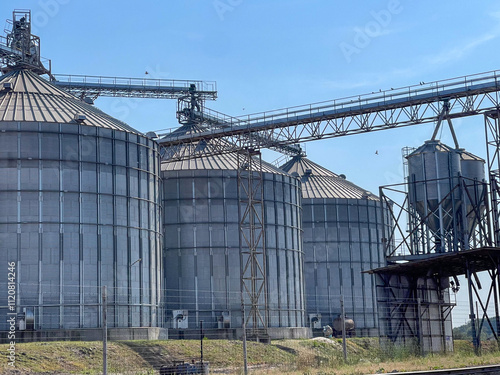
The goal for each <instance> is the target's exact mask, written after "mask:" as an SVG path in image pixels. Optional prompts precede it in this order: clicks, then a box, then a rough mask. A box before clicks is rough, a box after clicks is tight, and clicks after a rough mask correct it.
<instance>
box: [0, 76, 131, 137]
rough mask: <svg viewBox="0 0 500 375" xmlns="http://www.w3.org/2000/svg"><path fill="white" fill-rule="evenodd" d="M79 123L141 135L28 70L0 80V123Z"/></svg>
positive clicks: (2, 77)
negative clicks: (76, 119)
mask: <svg viewBox="0 0 500 375" xmlns="http://www.w3.org/2000/svg"><path fill="white" fill-rule="evenodd" d="M78 115H80V116H81V115H83V116H84V119H83V117H81V118H80V119H81V124H82V125H88V126H96V127H102V128H108V129H113V130H121V131H126V132H132V133H137V134H141V133H140V132H139V131H137V130H135V129H134V128H132V127H130V126H129V125H127V124H125V123H124V122H122V121H120V120H118V119H115V118H113V117H111V116H110V115H108V114H106V113H104V112H103V111H101V110H100V109H98V108H96V107H95V106H93V105H91V104H87V103H85V102H83V101H82V100H80V99H79V98H77V97H76V96H74V95H71V94H69V93H67V92H65V91H64V90H62V89H60V88H58V87H56V86H54V85H53V84H51V83H50V82H49V81H47V80H46V79H44V78H42V77H40V76H39V75H37V74H35V73H33V72H32V71H30V70H24V69H23V70H13V71H11V72H9V73H7V74H5V75H3V76H1V77H0V121H24V122H51V123H63V124H72V123H74V124H76V123H77V122H76V121H75V116H78Z"/></svg>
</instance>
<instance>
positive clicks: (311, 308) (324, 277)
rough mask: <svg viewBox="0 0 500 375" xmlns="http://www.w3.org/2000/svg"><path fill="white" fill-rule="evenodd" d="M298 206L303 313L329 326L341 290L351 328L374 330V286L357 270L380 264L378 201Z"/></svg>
mask: <svg viewBox="0 0 500 375" xmlns="http://www.w3.org/2000/svg"><path fill="white" fill-rule="evenodd" d="M302 206H303V228H304V253H305V256H304V269H305V275H306V296H307V313H308V314H318V313H320V314H321V315H322V319H321V322H322V324H323V325H326V324H331V323H332V322H333V320H334V319H335V318H336V317H337V316H338V315H339V314H340V295H341V288H342V289H343V295H344V305H345V311H346V314H347V316H348V317H350V318H353V319H354V322H355V326H356V330H357V331H358V332H359V330H361V329H366V330H367V331H364V332H365V334H376V331H375V330H376V329H377V327H378V319H377V305H376V295H375V285H373V278H372V276H371V275H368V274H363V273H361V272H362V271H366V270H369V269H372V268H377V267H381V266H384V265H385V263H384V251H383V247H382V233H383V232H382V228H383V221H382V215H381V212H380V202H379V201H377V200H373V199H342V198H325V199H308V198H303V199H302ZM386 222H387V221H386ZM373 329H375V330H373Z"/></svg>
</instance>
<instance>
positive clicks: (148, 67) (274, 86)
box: [0, 0, 500, 294]
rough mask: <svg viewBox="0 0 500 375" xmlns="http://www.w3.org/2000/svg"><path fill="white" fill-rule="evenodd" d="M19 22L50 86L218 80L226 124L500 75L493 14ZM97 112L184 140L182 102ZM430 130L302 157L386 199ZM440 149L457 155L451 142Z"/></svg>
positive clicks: (95, 17) (310, 2) (60, 0)
mask: <svg viewBox="0 0 500 375" xmlns="http://www.w3.org/2000/svg"><path fill="white" fill-rule="evenodd" d="M14 8H17V9H19V8H23V9H31V10H32V17H33V24H34V28H33V30H34V33H35V34H37V35H39V36H40V38H41V48H42V56H44V57H46V58H49V59H51V60H52V71H53V73H67V74H87V75H103V76H122V77H139V78H142V77H149V78H171V79H200V80H214V81H217V88H218V96H219V98H218V99H217V101H215V102H207V104H206V105H207V107H209V108H213V109H215V110H218V111H220V112H223V113H227V114H230V115H243V114H249V113H253V112H259V111H264V110H271V109H277V108H282V107H288V106H295V105H302V104H308V103H312V102H316V101H323V100H329V99H337V98H341V97H345V96H349V95H357V94H363V93H371V92H373V91H378V90H379V89H383V90H384V89H390V88H391V87H394V88H396V87H402V86H408V85H413V84H418V83H419V82H421V81H424V82H430V81H435V80H442V79H446V78H453V77H458V76H463V75H469V74H475V73H481V72H486V71H492V70H495V69H500V61H499V53H500V52H499V51H500V50H499V48H498V45H499V37H500V4H499V3H498V1H493V0H484V1H481V2H474V1H453V2H450V1H430V0H421V1H403V0H401V1H398V0H387V1H386V0H384V1H378V0H377V1H370V2H368V1H365V2H361V1H357V2H355V1H345V0H343V1H340V0H338V1H333V0H332V1H327V0H204V1H202V0H185V1H180V0H177V1H174V0H165V1H148V0H143V1H130V0H121V1H103V0H100V1H96V0H85V1H83V0H23V1H21V0H11V1H2V2H1V3H0V19H2V18H3V19H10V18H11V14H12V10H13V9H14ZM146 71H148V72H149V74H148V75H147V76H146V75H145V72H146ZM96 106H98V107H100V108H101V109H103V110H104V111H105V112H107V113H109V114H110V115H113V116H115V117H117V118H120V119H121V120H123V121H125V122H127V123H128V124H129V125H131V126H133V127H135V128H136V129H138V130H141V131H144V132H146V131H149V130H157V129H165V128H173V127H176V126H177V122H176V117H175V108H176V103H175V101H174V100H158V99H149V100H138V99H123V98H121V99H120V98H99V99H98V100H97V101H96ZM454 124H455V128H456V131H457V136H458V139H459V142H460V146H461V147H464V148H466V149H467V150H469V151H471V152H473V153H476V154H478V155H480V156H482V157H485V145H484V123H483V118H482V117H481V116H477V117H473V118H468V119H458V120H455V121H454ZM433 126H434V125H433V124H426V125H419V126H412V127H409V128H404V129H396V130H388V131H382V132H374V133H370V134H363V135H355V136H348V137H342V138H336V139H330V140H323V141H316V142H312V143H308V144H306V146H305V147H306V151H307V153H308V156H309V157H310V159H312V160H313V161H315V162H317V163H319V164H322V165H323V166H325V167H327V168H329V169H331V170H332V171H334V172H336V173H339V174H340V173H343V174H345V175H346V176H347V178H348V179H349V180H350V181H352V182H354V183H356V184H357V185H360V186H362V187H364V188H365V189H367V190H370V191H372V192H373V193H375V194H378V187H379V186H380V185H386V184H390V183H398V182H402V180H403V176H402V160H401V148H402V147H404V146H419V145H420V144H422V143H423V141H425V140H426V139H429V138H430V137H431V135H432V131H433ZM442 140H443V141H444V142H446V143H449V144H452V142H451V137H450V136H449V134H448V132H447V131H446V130H445V131H444V132H443V136H442ZM376 151H378V154H375V152H376ZM265 157H266V158H267V160H268V161H272V160H273V159H274V158H276V157H277V155H276V154H272V153H270V152H266V153H265ZM463 290H464V291H463V292H462V293H463V294H465V288H463Z"/></svg>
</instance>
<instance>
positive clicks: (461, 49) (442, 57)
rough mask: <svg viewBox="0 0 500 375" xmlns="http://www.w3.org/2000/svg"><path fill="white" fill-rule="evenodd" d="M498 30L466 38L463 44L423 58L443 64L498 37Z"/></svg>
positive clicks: (433, 62)
mask: <svg viewBox="0 0 500 375" xmlns="http://www.w3.org/2000/svg"><path fill="white" fill-rule="evenodd" d="M499 31H500V30H497V31H496V32H490V33H487V34H483V35H481V36H479V37H477V38H475V39H472V40H468V41H467V42H466V44H465V45H460V46H456V47H454V48H451V49H448V50H445V51H443V52H441V53H439V54H437V55H435V56H431V57H427V58H425V60H426V61H427V62H428V63H430V64H437V65H439V64H445V63H447V62H449V61H456V60H459V59H461V58H462V57H464V56H465V55H467V54H468V53H469V52H471V51H472V50H474V49H475V48H476V47H478V46H480V45H482V44H484V43H487V42H489V41H490V40H493V39H495V38H497V37H498V35H499Z"/></svg>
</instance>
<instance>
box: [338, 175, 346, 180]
mask: <svg viewBox="0 0 500 375" xmlns="http://www.w3.org/2000/svg"><path fill="white" fill-rule="evenodd" d="M339 177H340V178H342V179H344V180H345V179H346V178H347V177H346V176H345V174H340V175H339Z"/></svg>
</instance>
